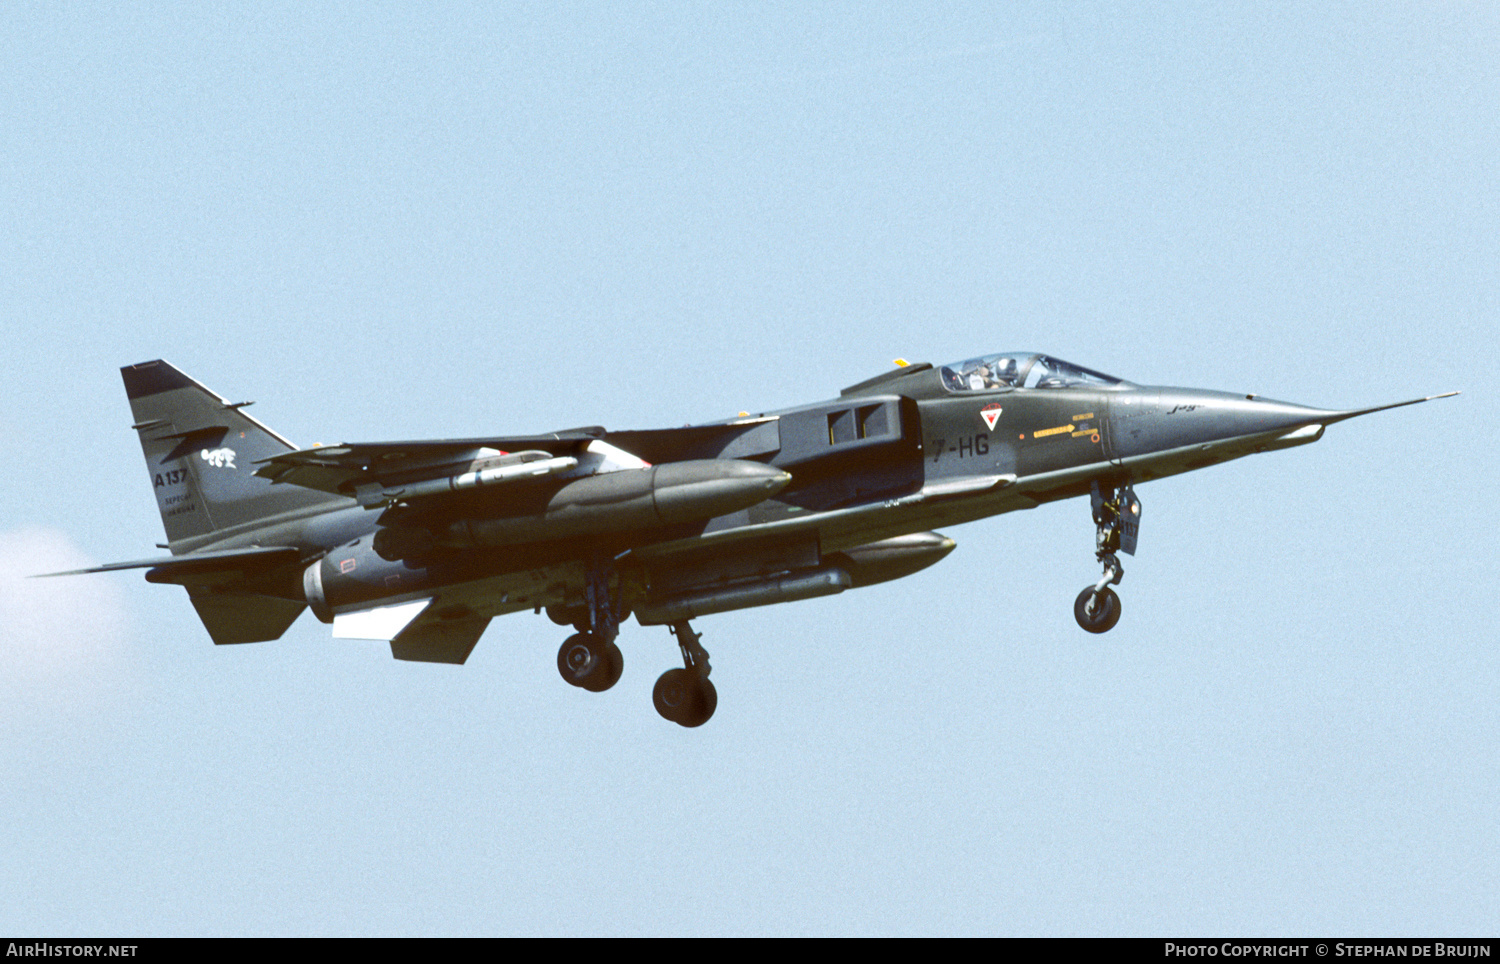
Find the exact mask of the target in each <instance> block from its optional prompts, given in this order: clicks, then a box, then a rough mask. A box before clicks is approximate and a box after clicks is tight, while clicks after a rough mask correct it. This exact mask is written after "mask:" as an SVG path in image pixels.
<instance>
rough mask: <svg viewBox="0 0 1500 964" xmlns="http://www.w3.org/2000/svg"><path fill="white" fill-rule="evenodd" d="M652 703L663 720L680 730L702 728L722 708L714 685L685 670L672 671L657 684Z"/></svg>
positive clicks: (653, 691)
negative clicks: (670, 722)
mask: <svg viewBox="0 0 1500 964" xmlns="http://www.w3.org/2000/svg"><path fill="white" fill-rule="evenodd" d="M651 702H652V703H653V704H655V706H656V712H658V713H660V714H661V715H662V718H663V719H666V720H671V721H672V722H673V723H676V724H677V725H678V726H686V727H694V726H702V725H703V724H705V723H707V722H708V721H709V718H710V717H712V716H713V715H714V710H716V709H717V708H718V706H719V692H718V690H717V689H715V688H714V684H713V683H711V682H709V681H708V680H706V679H704V678H703V677H702V676H699V675H698V674H697V673H694V672H691V671H689V670H686V669H669V670H667V671H666V672H665V673H663V674H661V676H660V677H658V678H657V680H656V686H654V687H653V688H652V690H651Z"/></svg>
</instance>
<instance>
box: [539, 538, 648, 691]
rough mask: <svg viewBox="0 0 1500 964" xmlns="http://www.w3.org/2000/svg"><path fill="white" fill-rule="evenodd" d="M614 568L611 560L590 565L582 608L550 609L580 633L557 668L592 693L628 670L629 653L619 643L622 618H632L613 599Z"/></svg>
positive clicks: (560, 621)
mask: <svg viewBox="0 0 1500 964" xmlns="http://www.w3.org/2000/svg"><path fill="white" fill-rule="evenodd" d="M613 575H614V567H613V566H611V565H609V564H608V562H597V561H596V563H595V564H594V565H591V566H589V570H588V573H587V575H586V579H585V582H584V587H583V598H584V606H583V607H582V608H580V609H559V610H557V611H555V612H554V610H552V609H550V608H549V609H548V610H547V615H548V616H550V617H551V618H552V621H553V622H555V623H558V625H566V623H567V622H569V621H571V622H572V623H573V625H574V628H576V629H578V630H579V632H578V633H577V634H575V635H573V636H569V637H568V638H567V639H566V640H565V641H564V642H563V644H562V648H561V649H559V650H558V651H557V671H558V672H559V673H561V674H562V678H563V679H564V680H565V681H567V682H568V683H569V684H570V685H572V686H580V687H582V688H584V689H586V690H588V691H589V692H591V693H602V692H604V691H605V690H607V689H609V688H610V687H611V686H613V685H615V684H616V683H618V682H619V681H620V674H621V673H623V672H624V671H625V654H624V653H621V652H620V647H618V646H616V645H615V637H616V636H618V635H619V634H620V620H622V619H625V618H628V617H629V615H630V614H629V613H628V612H626V613H622V612H620V610H619V607H618V605H617V604H616V602H615V600H614V599H613V598H611V596H610V592H609V583H610V579H611V577H612V576H613Z"/></svg>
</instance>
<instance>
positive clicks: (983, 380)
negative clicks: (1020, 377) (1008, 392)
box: [969, 358, 1016, 391]
mask: <svg viewBox="0 0 1500 964" xmlns="http://www.w3.org/2000/svg"><path fill="white" fill-rule="evenodd" d="M1015 384H1016V360H1015V359H1014V358H997V359H995V360H994V361H993V362H990V363H989V364H988V365H980V366H979V367H977V368H975V369H974V370H973V371H972V372H970V373H969V390H970V391H983V390H985V389H996V388H1013V387H1015Z"/></svg>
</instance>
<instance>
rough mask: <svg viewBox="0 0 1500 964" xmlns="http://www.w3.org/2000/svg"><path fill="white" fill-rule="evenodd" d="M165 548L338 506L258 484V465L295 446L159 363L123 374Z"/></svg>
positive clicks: (238, 406)
mask: <svg viewBox="0 0 1500 964" xmlns="http://www.w3.org/2000/svg"><path fill="white" fill-rule="evenodd" d="M120 374H121V375H122V376H123V377H124V379H125V394H126V395H128V396H129V397H130V410H131V413H132V414H133V415H134V416H135V425H134V426H133V428H135V429H136V431H138V432H139V433H140V436H141V448H142V450H144V452H145V455H146V470H147V472H148V473H149V474H150V477H151V485H152V488H153V489H154V490H155V491H156V504H157V508H159V509H160V510H161V521H162V525H163V526H165V527H166V530H167V541H168V542H169V543H171V544H173V545H174V546H175V544H176V543H178V542H179V541H181V540H184V539H194V538H196V537H200V536H206V535H209V534H211V533H214V532H218V531H221V530H225V529H232V528H234V527H236V526H240V525H243V524H245V523H250V522H259V521H267V520H269V519H270V518H271V517H274V516H277V515H282V514H285V513H289V512H295V511H297V510H300V509H307V508H311V507H313V506H316V505H320V504H332V503H335V502H341V501H343V500H342V499H341V498H340V497H338V496H334V495H329V494H327V493H324V492H317V491H314V490H310V489H305V488H302V487H300V486H290V485H287V486H282V485H277V486H273V485H272V484H271V483H270V482H268V481H266V480H265V479H260V478H256V477H255V474H254V473H255V462H256V461H257V460H259V459H266V458H270V457H271V456H273V455H280V454H282V453H283V452H290V451H293V450H294V449H296V446H295V445H293V444H292V443H290V442H288V441H287V440H286V439H284V438H282V437H281V436H280V435H277V434H276V433H275V432H273V431H272V430H271V429H269V428H267V427H266V426H264V425H262V424H261V423H260V422H257V421H256V420H255V419H253V418H251V417H250V416H248V415H246V414H245V413H244V412H243V411H242V409H243V408H244V407H245V406H246V405H248V404H249V403H248V402H238V403H232V402H230V401H228V400H227V399H224V398H221V397H220V396H218V395H216V394H214V393H213V392H211V391H209V390H208V389H207V388H204V387H203V386H202V385H200V384H198V382H196V381H194V380H193V379H191V378H189V377H188V376H186V375H184V374H183V373H182V372H180V371H178V370H177V369H175V368H173V367H172V366H171V365H169V364H167V363H166V362H164V361H160V360H157V361H149V362H142V363H141V364H139V365H128V366H126V367H124V368H122V369H120Z"/></svg>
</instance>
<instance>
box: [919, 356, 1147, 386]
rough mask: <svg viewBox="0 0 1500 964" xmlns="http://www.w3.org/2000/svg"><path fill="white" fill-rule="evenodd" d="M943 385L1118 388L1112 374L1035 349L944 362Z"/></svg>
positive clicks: (1120, 381) (1117, 380)
mask: <svg viewBox="0 0 1500 964" xmlns="http://www.w3.org/2000/svg"><path fill="white" fill-rule="evenodd" d="M940 371H941V373H942V377H943V386H944V387H945V388H947V389H948V390H949V391H950V392H992V391H996V390H999V389H1006V388H1117V387H1119V386H1120V385H1123V384H1125V383H1124V382H1123V381H1122V380H1121V379H1118V378H1115V377H1114V376H1112V375H1105V374H1104V373H1102V372H1096V371H1093V370H1091V369H1088V368H1084V367H1083V366H1082V365H1075V364H1073V363H1072V362H1065V361H1063V360H1062V359H1060V358H1053V357H1052V356H1050V355H1040V354H1037V353H1036V352H1029V351H1013V352H1002V353H1001V354H998V355H985V356H983V357H981V358H970V359H969V360H967V361H961V362H955V363H954V364H952V365H944V366H943V367H942V368H941V369H940Z"/></svg>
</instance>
